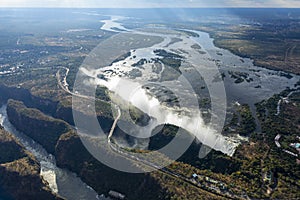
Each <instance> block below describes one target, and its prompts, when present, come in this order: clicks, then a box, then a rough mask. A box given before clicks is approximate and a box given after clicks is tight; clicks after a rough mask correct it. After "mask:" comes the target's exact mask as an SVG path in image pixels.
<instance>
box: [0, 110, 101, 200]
mask: <svg viewBox="0 0 300 200" xmlns="http://www.w3.org/2000/svg"><path fill="white" fill-rule="evenodd" d="M0 124H1V125H2V126H3V127H4V128H5V130H6V131H8V132H10V133H12V134H13V135H14V136H15V137H16V138H17V139H18V140H19V141H20V143H21V144H22V145H23V146H24V147H25V148H26V149H27V150H28V151H29V152H31V153H32V154H33V155H34V156H35V158H36V159H37V161H38V162H39V163H40V166H41V172H40V175H41V176H42V177H43V178H44V180H45V181H47V182H48V183H49V186H50V188H51V190H52V191H53V192H55V193H57V194H59V195H60V196H62V197H64V198H66V199H69V200H82V199H91V200H92V199H95V200H96V199H105V198H102V197H99V196H98V194H97V193H96V192H95V191H94V190H93V189H92V188H91V187H89V186H88V185H87V184H85V183H84V182H82V180H81V179H80V178H79V177H78V176H77V175H76V174H75V173H72V172H70V171H68V170H66V169H61V168H59V167H58V166H57V165H56V161H55V157H54V156H53V155H51V154H49V153H47V151H46V150H45V149H44V148H43V147H42V146H41V145H39V144H38V143H36V142H35V141H33V140H32V139H31V138H29V137H27V136H26V135H25V134H23V133H21V132H19V131H17V130H16V129H15V128H14V126H13V125H12V124H11V123H10V122H9V120H8V117H7V113H6V105H3V106H2V107H1V108H0Z"/></svg>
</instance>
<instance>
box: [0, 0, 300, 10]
mask: <svg viewBox="0 0 300 200" xmlns="http://www.w3.org/2000/svg"><path fill="white" fill-rule="evenodd" d="M0 7H91V8H95V7H97V8H140V7H146V8H148V7H151V8H152V7H293V8H295V7H296V8H300V0H0Z"/></svg>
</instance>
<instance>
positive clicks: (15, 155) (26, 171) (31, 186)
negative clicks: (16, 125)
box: [0, 127, 61, 200]
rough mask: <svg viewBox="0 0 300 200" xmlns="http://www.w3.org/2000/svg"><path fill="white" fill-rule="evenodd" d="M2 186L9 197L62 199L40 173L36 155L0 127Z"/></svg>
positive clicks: (0, 178) (0, 172) (0, 182)
mask: <svg viewBox="0 0 300 200" xmlns="http://www.w3.org/2000/svg"><path fill="white" fill-rule="evenodd" d="M0 148H1V149H0V188H1V190H3V191H5V193H6V194H7V195H9V197H8V199H45V200H52V199H56V200H59V199H61V198H60V197H57V196H56V195H55V194H53V193H52V192H51V190H50V188H49V187H48V185H47V183H46V182H45V181H44V180H43V179H42V177H41V176H40V175H39V173H40V166H39V164H38V162H37V161H36V160H35V158H34V156H33V155H32V154H30V153H29V152H28V151H26V150H25V148H24V147H23V146H22V145H21V144H20V143H19V142H18V141H17V140H16V139H15V138H14V137H13V136H12V135H11V134H10V133H8V132H7V131H5V130H4V129H3V127H0Z"/></svg>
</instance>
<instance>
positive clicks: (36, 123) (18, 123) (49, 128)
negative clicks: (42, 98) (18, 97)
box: [7, 100, 70, 154]
mask: <svg viewBox="0 0 300 200" xmlns="http://www.w3.org/2000/svg"><path fill="white" fill-rule="evenodd" d="M7 115H8V119H9V121H10V122H11V123H12V124H13V125H14V126H15V127H16V128H17V129H18V130H19V131H21V132H23V133H24V134H26V135H28V136H29V137H31V138H32V139H33V140H35V141H36V142H38V143H39V144H41V145H42V146H43V147H44V148H45V149H46V150H47V151H48V152H49V153H52V154H53V153H54V152H55V145H56V143H57V141H58V139H59V137H60V136H61V135H62V134H63V133H66V132H68V131H69V130H70V127H69V125H68V124H67V123H65V122H64V121H62V120H59V119H55V118H52V117H50V116H47V115H45V114H43V113H42V112H41V111H39V110H37V109H33V108H27V107H26V106H25V105H24V104H23V103H22V102H20V101H15V100H9V101H8V104H7Z"/></svg>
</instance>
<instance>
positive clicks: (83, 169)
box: [55, 132, 166, 200]
mask: <svg viewBox="0 0 300 200" xmlns="http://www.w3.org/2000/svg"><path fill="white" fill-rule="evenodd" d="M55 155H56V160H57V164H58V165H59V166H60V167H65V168H68V169H70V170H72V171H73V172H75V173H77V174H78V175H79V176H80V177H81V178H82V180H83V181H84V182H86V183H87V184H88V185H90V186H91V187H93V188H94V189H95V190H96V191H97V192H98V193H99V194H103V193H104V194H108V192H109V191H110V190H115V191H118V192H121V193H123V194H125V195H126V197H127V198H128V199H137V200H140V199H149V200H151V199H153V200H154V199H155V200H157V199H165V198H162V197H165V196H166V195H165V193H164V190H163V189H162V187H161V186H160V185H159V184H157V182H156V181H155V180H154V179H153V178H152V177H151V175H150V174H129V173H124V172H120V171H117V170H114V169H111V168H110V167H107V166H106V165H104V164H102V163H101V162H99V161H97V160H96V159H95V158H93V157H92V156H91V155H90V153H89V152H88V151H87V150H86V149H85V147H84V146H83V144H82V143H81V140H80V138H79V137H78V136H77V135H76V134H75V133H74V132H69V133H67V134H64V135H63V136H62V137H61V138H60V140H59V142H58V144H57V146H56V154H55ZM133 167H134V166H133Z"/></svg>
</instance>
